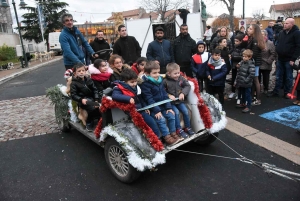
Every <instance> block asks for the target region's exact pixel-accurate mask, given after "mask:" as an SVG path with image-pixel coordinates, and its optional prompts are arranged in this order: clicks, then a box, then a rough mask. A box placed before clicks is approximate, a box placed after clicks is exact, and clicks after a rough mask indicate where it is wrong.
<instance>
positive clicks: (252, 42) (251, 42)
mask: <svg viewBox="0 0 300 201" xmlns="http://www.w3.org/2000/svg"><path fill="white" fill-rule="evenodd" d="M246 49H249V50H252V52H253V56H252V58H253V59H254V61H255V66H260V65H261V49H260V48H259V47H258V42H257V40H256V39H255V38H253V37H249V38H248V41H247V44H246Z"/></svg>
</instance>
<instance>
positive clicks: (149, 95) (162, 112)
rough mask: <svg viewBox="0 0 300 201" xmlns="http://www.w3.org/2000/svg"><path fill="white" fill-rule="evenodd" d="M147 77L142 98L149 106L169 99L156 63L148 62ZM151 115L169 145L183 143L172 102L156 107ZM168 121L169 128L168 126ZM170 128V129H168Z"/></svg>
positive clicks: (142, 85) (144, 78) (151, 110)
mask: <svg viewBox="0 0 300 201" xmlns="http://www.w3.org/2000/svg"><path fill="white" fill-rule="evenodd" d="M144 71H145V75H144V76H143V77H142V78H143V83H142V84H141V89H142V97H143V99H144V100H145V102H146V104H147V105H151V104H155V103H157V102H159V101H163V100H167V99H169V97H168V94H167V92H166V90H165V87H164V85H163V78H162V77H161V76H160V74H159V73H160V66H159V64H157V63H156V62H155V61H148V62H147V63H146V66H145V70H144ZM150 115H151V116H152V117H154V118H155V120H156V123H157V124H158V127H159V129H160V132H161V134H162V136H163V138H164V140H165V142H166V143H167V144H168V145H173V144H176V143H178V142H179V141H182V140H183V138H181V137H179V136H178V135H177V134H176V128H175V114H174V111H173V110H172V105H171V103H170V102H168V103H165V104H162V105H159V106H154V107H152V108H151V109H150ZM166 119H167V122H168V126H167V125H166ZM168 127H169V128H168Z"/></svg>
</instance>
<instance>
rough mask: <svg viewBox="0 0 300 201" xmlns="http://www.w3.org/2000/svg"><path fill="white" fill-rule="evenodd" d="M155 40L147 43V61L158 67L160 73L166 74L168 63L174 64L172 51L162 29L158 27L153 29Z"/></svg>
mask: <svg viewBox="0 0 300 201" xmlns="http://www.w3.org/2000/svg"><path fill="white" fill-rule="evenodd" d="M155 38H156V39H155V40H154V41H152V42H151V43H149V45H148V48H147V54H146V56H147V59H148V60H150V61H155V62H156V63H158V64H159V65H160V73H161V74H165V73H166V66H167V64H168V63H171V62H174V56H173V50H172V46H171V43H170V41H168V40H165V39H163V38H164V29H163V28H162V27H161V26H159V27H156V29H155Z"/></svg>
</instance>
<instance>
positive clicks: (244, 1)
mask: <svg viewBox="0 0 300 201" xmlns="http://www.w3.org/2000/svg"><path fill="white" fill-rule="evenodd" d="M243 19H245V0H243Z"/></svg>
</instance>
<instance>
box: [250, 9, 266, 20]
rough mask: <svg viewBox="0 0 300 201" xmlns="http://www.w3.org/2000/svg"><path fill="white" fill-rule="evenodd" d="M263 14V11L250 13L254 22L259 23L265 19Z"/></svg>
mask: <svg viewBox="0 0 300 201" xmlns="http://www.w3.org/2000/svg"><path fill="white" fill-rule="evenodd" d="M264 13H265V11H264V9H259V10H255V11H253V12H252V17H253V19H254V20H255V21H261V20H263V19H264V18H265V17H266V16H265V14H264Z"/></svg>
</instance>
